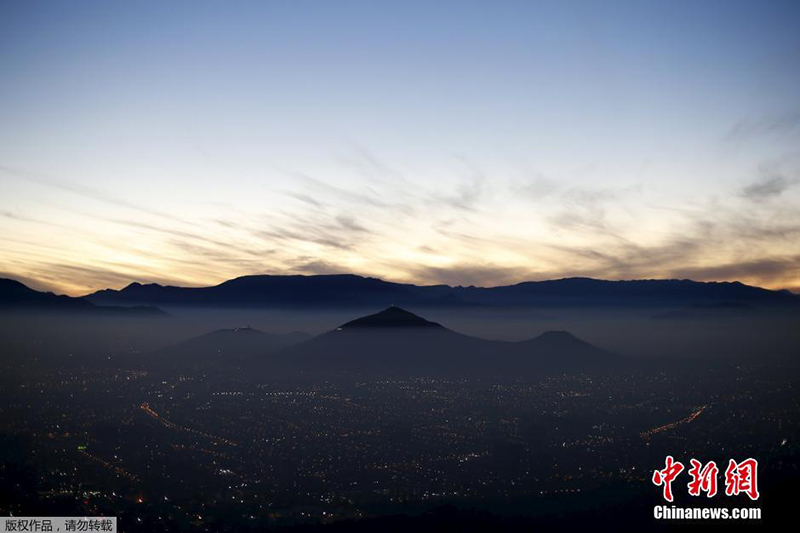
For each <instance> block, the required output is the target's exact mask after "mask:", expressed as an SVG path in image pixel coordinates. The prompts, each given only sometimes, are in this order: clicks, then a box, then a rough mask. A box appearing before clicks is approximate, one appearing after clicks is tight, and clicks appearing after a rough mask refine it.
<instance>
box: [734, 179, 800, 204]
mask: <svg viewBox="0 0 800 533" xmlns="http://www.w3.org/2000/svg"><path fill="white" fill-rule="evenodd" d="M798 181H800V180H798V179H797V178H787V177H785V176H772V177H768V178H765V179H761V180H758V181H756V182H754V183H751V184H750V185H748V186H746V187H745V188H743V189H742V196H744V197H745V198H747V199H749V200H753V201H755V202H760V201H763V200H766V199H768V198H773V197H775V196H780V195H781V194H783V193H784V192H785V191H786V190H787V189H789V188H790V187H792V186H794V185H796V184H797V183H798Z"/></svg>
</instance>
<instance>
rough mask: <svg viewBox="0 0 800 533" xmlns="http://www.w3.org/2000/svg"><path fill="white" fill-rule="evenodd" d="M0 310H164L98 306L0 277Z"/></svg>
mask: <svg viewBox="0 0 800 533" xmlns="http://www.w3.org/2000/svg"><path fill="white" fill-rule="evenodd" d="M0 311H13V312H42V311H45V312H56V313H63V312H66V313H70V314H76V313H80V314H91V315H122V316H162V315H166V313H164V311H162V310H161V309H158V308H157V307H155V306H151V305H147V304H134V305H123V306H118V305H113V304H109V305H98V304H96V303H93V302H92V301H91V300H89V299H88V298H73V297H70V296H65V295H60V294H53V293H52V292H42V291H36V290H33V289H31V288H30V287H28V286H26V285H24V284H23V283H20V282H19V281H16V280H13V279H8V278H0Z"/></svg>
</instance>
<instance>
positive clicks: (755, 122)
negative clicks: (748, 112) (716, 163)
mask: <svg viewBox="0 0 800 533" xmlns="http://www.w3.org/2000/svg"><path fill="white" fill-rule="evenodd" d="M797 133H800V110H792V111H787V112H786V113H783V114H782V115H775V116H771V117H762V118H757V119H753V118H746V119H742V120H740V121H739V122H737V123H736V124H735V125H734V126H733V127H732V128H731V129H730V131H729V132H728V134H727V136H726V138H727V139H728V140H744V139H749V138H752V137H758V136H763V135H793V134H797Z"/></svg>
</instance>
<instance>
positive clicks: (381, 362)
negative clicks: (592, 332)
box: [263, 307, 621, 376]
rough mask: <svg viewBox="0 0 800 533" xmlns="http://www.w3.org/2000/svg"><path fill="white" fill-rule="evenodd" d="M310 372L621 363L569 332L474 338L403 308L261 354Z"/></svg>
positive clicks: (515, 369)
mask: <svg viewBox="0 0 800 533" xmlns="http://www.w3.org/2000/svg"><path fill="white" fill-rule="evenodd" d="M263 360H264V361H270V362H275V363H276V364H277V365H278V367H277V369H278V370H282V371H291V372H301V373H304V374H306V375H317V374H322V375H330V374H332V373H337V372H353V373H359V374H381V375H383V374H385V375H428V374H436V375H446V376H463V375H486V376H490V375H501V374H517V373H520V372H527V373H530V372H552V371H575V372H579V371H582V370H587V369H590V368H591V369H593V370H597V369H604V367H606V368H607V369H609V370H611V369H613V368H616V366H617V365H618V363H619V362H620V361H621V358H620V357H619V356H617V355H615V354H612V353H610V352H607V351H605V350H602V349H600V348H597V347H595V346H592V345H591V344H588V343H586V342H584V341H582V340H580V339H578V338H576V337H574V336H573V335H571V334H569V333H567V332H547V333H544V334H542V335H541V336H539V337H536V338H534V339H530V340H527V341H522V342H504V341H493V340H486V339H480V338H477V337H470V336H468V335H463V334H461V333H457V332H455V331H452V330H450V329H448V328H446V327H444V326H442V325H440V324H437V323H435V322H430V321H428V320H425V319H424V318H422V317H419V316H417V315H415V314H413V313H410V312H408V311H406V310H403V309H400V308H398V307H389V308H387V309H385V310H383V311H381V312H379V313H376V314H373V315H369V316H365V317H362V318H358V319H356V320H353V321H350V322H347V323H346V324H343V325H342V326H340V327H338V328H336V329H334V330H333V331H329V332H327V333H324V334H322V335H320V336H318V337H314V338H313V339H311V340H309V341H307V342H303V343H300V344H298V345H296V346H293V347H291V348H288V349H286V350H283V351H281V352H280V353H278V354H276V357H275V358H270V359H263Z"/></svg>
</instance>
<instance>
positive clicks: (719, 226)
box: [0, 0, 800, 294]
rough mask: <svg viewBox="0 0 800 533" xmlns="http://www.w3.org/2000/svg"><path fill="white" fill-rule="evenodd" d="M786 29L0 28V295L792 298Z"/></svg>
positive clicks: (796, 82) (287, 19) (795, 46)
mask: <svg viewBox="0 0 800 533" xmlns="http://www.w3.org/2000/svg"><path fill="white" fill-rule="evenodd" d="M799 21H800V2H797V1H788V2H778V1H753V2H735V1H719V2H713V1H691V2H681V1H670V2H645V1H633V2H615V1H612V2H594V1H593V2H562V1H559V2H534V1H520V2H502V1H491V2H490V1H486V2H444V1H440V2H430V1H423V2H414V1H408V0H404V1H397V2H388V1H387V2H347V1H343V2H333V1H324V2H322V1H320V2H310V1H309V2H305V1H286V2H275V1H267V0H264V1H260V2H239V1H237V2H198V1H192V2H175V1H170V2H164V1H157V2H155V1H154V2H145V1H135V2H86V1H83V2H60V1H59V2H39V1H21V0H20V1H13V0H9V1H3V2H2V3H0V276H4V277H13V278H16V279H19V280H20V281H23V282H26V283H29V284H30V285H31V286H33V287H36V288H45V289H48V290H54V291H56V292H65V293H68V294H84V293H86V292H89V291H91V290H95V289H99V288H106V287H114V288H119V287H122V286H125V285H127V284H128V283H130V282H132V281H141V282H159V283H172V284H183V285H207V284H214V283H218V282H220V281H223V280H225V279H230V278H232V277H236V276H239V275H245V274H259V273H271V274H283V273H305V274H312V273H334V272H353V273H357V274H363V275H371V276H377V277H382V278H384V279H388V280H392V281H408V282H415V283H425V284H428V283H448V284H453V285H456V284H461V285H470V284H475V285H497V284H507V283H514V282H519V281H524V280H539V279H548V278H560V277H565V276H591V277H597V278H605V279H630V278H663V277H670V278H672V277H680V278H692V279H698V280H741V281H743V282H747V283H751V284H755V285H761V286H765V287H770V288H790V289H793V290H800V31H799V30H798V22H799Z"/></svg>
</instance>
